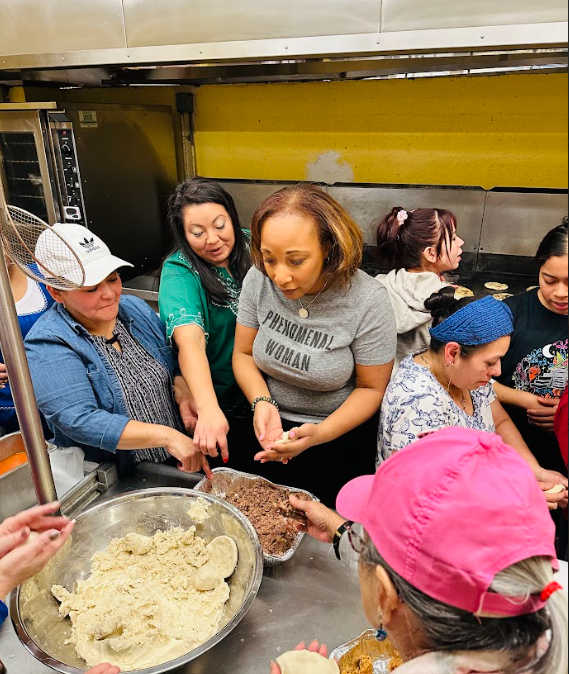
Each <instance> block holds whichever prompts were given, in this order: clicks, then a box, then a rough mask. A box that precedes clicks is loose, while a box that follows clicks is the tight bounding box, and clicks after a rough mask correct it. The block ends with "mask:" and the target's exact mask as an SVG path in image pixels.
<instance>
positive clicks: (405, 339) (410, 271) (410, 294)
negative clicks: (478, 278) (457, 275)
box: [377, 206, 464, 374]
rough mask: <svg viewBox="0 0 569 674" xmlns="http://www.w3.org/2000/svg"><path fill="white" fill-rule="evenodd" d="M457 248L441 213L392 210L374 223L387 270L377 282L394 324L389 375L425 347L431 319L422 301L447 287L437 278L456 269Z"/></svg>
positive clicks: (451, 219) (451, 220) (448, 216)
mask: <svg viewBox="0 0 569 674" xmlns="http://www.w3.org/2000/svg"><path fill="white" fill-rule="evenodd" d="M463 244H464V241H463V240H462V239H461V238H460V237H459V236H458V234H457V221H456V217H455V215H454V214H453V213H451V212H450V211H446V210H443V209H433V208H420V209H417V210H415V211H406V210H405V209H404V208H401V207H399V206H398V207H396V208H393V209H392V210H391V212H390V213H389V214H388V215H386V216H385V217H384V218H383V219H382V220H381V222H380V223H379V225H378V228H377V247H378V253H379V257H380V261H381V263H382V264H383V265H385V266H386V267H389V268H390V269H391V271H390V272H389V274H382V275H380V276H378V277H377V278H378V280H379V281H381V283H382V284H383V285H384V286H385V287H386V288H387V292H388V293H389V298H390V300H391V303H392V305H393V308H394V310H395V317H396V321H397V334H398V338H397V356H396V359H395V367H394V370H393V372H394V374H395V371H396V370H397V367H398V366H399V363H400V362H401V361H402V360H403V359H404V358H405V357H406V356H408V355H409V354H410V353H414V352H416V351H420V350H421V349H424V348H426V347H427V346H428V345H429V341H430V337H429V328H430V327H431V324H432V317H431V314H430V313H429V311H428V310H427V309H426V308H425V300H427V299H428V298H429V297H430V296H431V295H432V294H433V293H436V292H438V291H439V290H441V289H442V288H444V287H445V286H448V282H447V281H446V280H445V279H444V277H443V274H444V273H445V272H448V271H454V270H455V269H457V267H458V265H459V264H460V259H461V258H460V256H461V254H462V245H463Z"/></svg>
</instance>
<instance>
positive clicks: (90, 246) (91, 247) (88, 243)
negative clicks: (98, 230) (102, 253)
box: [79, 237, 101, 253]
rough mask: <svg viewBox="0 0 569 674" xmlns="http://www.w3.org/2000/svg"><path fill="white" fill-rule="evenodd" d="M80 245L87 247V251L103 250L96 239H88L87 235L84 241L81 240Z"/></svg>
mask: <svg viewBox="0 0 569 674" xmlns="http://www.w3.org/2000/svg"><path fill="white" fill-rule="evenodd" d="M79 245H80V246H82V247H83V248H84V249H85V252H86V253H94V252H95V251H97V250H101V246H98V245H97V244H96V243H95V239H94V238H92V239H88V238H87V237H85V238H84V239H83V241H79Z"/></svg>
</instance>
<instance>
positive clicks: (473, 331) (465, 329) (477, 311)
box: [431, 295, 514, 346]
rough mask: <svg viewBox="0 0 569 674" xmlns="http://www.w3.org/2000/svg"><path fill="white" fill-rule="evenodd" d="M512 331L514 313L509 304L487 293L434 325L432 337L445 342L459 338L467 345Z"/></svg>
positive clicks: (491, 340) (482, 342) (483, 342)
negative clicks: (482, 297)
mask: <svg viewBox="0 0 569 674" xmlns="http://www.w3.org/2000/svg"><path fill="white" fill-rule="evenodd" d="M512 332H514V317H513V314H512V311H511V309H510V307H509V306H508V305H507V304H504V302H500V301H499V300H497V299H496V298H494V297H492V296H491V295H488V297H485V298H484V299H483V300H477V301H476V302H471V303H470V304H467V305H466V306H465V307H464V308H463V309H460V310H459V311H457V312H456V313H454V314H453V315H452V316H449V317H448V318H447V319H446V320H445V321H443V322H442V323H441V324H440V325H437V327H436V328H431V337H434V338H435V339H436V340H438V341H439V342H443V343H444V344H448V343H449V342H457V343H458V344H463V345H464V346H481V345H482V344H490V343H491V342H495V341H496V340H497V339H500V337H507V336H508V335H511V334H512Z"/></svg>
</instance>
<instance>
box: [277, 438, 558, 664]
mask: <svg viewBox="0 0 569 674" xmlns="http://www.w3.org/2000/svg"><path fill="white" fill-rule="evenodd" d="M291 501H292V502H293V505H294V506H295V507H296V508H298V509H299V510H302V511H304V512H305V513H306V516H307V520H308V525H307V530H308V533H309V534H311V535H312V536H313V537H315V538H317V539H318V540H320V541H323V542H334V547H335V550H336V553H337V555H338V556H339V557H340V556H342V555H347V554H349V553H353V552H355V553H356V554H357V556H358V562H359V577H360V586H361V591H362V598H363V605H364V610H365V613H366V616H367V618H368V620H369V621H370V623H371V624H372V625H373V626H374V628H376V629H377V630H378V638H379V639H385V638H386V637H389V639H390V641H391V642H392V644H393V645H394V646H395V648H397V650H398V651H399V653H400V655H401V657H402V659H403V662H404V664H403V665H402V666H401V667H400V668H398V669H397V670H396V671H397V673H398V674H399V673H401V674H487V673H491V674H521V673H522V672H524V673H525V674H566V673H567V665H568V656H567V597H566V595H565V593H564V592H562V588H561V586H560V585H559V584H558V583H556V582H555V580H554V574H555V572H556V571H557V570H558V562H557V559H556V555H555V547H554V534H555V530H554V525H553V522H552V520H551V517H550V516H549V512H548V509H547V506H546V504H545V501H544V499H543V495H542V493H541V491H540V488H539V486H538V485H537V483H536V481H535V477H534V475H533V473H532V471H531V469H530V468H529V467H528V465H527V463H526V462H525V461H523V459H521V458H520V456H519V454H518V453H517V452H516V451H515V450H514V449H513V448H512V447H509V446H508V445H506V444H505V443H504V442H503V441H502V440H501V438H499V437H498V436H496V435H493V434H488V433H483V432H480V431H475V430H469V429H462V428H447V429H443V430H440V431H437V432H435V433H432V434H430V435H428V436H426V437H425V438H423V439H421V440H419V441H418V442H416V443H415V444H414V445H412V446H411V447H409V449H408V450H406V451H404V452H400V453H398V454H396V455H394V456H393V457H392V458H390V459H389V460H388V461H386V462H385V463H384V464H383V465H382V466H381V467H380V469H379V470H378V472H377V473H376V475H375V476H371V475H370V476H364V477H360V478H356V479H355V480H353V481H352V482H350V483H348V484H347V485H346V486H345V487H344V489H343V490H342V491H341V492H340V495H339V497H338V503H337V506H338V510H339V512H340V513H342V515H343V516H344V517H346V518H349V519H348V521H347V520H345V519H343V518H342V517H340V516H339V515H337V514H336V513H335V512H333V511H331V510H328V509H327V508H325V507H324V506H323V505H322V504H317V503H306V502H303V501H300V500H298V499H296V498H295V497H291ZM354 522H358V523H359V524H354ZM313 650H314V646H313ZM323 652H324V650H321V653H323ZM271 674H280V670H279V668H278V666H277V665H274V664H273V665H272V669H271Z"/></svg>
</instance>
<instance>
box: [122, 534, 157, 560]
mask: <svg viewBox="0 0 569 674" xmlns="http://www.w3.org/2000/svg"><path fill="white" fill-rule="evenodd" d="M124 541H125V546H124V547H125V550H127V551H128V552H132V554H133V555H147V554H148V553H149V552H150V551H151V550H152V546H153V545H154V541H153V539H152V538H148V537H147V536H141V535H140V534H128V535H127V536H125V539H124Z"/></svg>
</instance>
